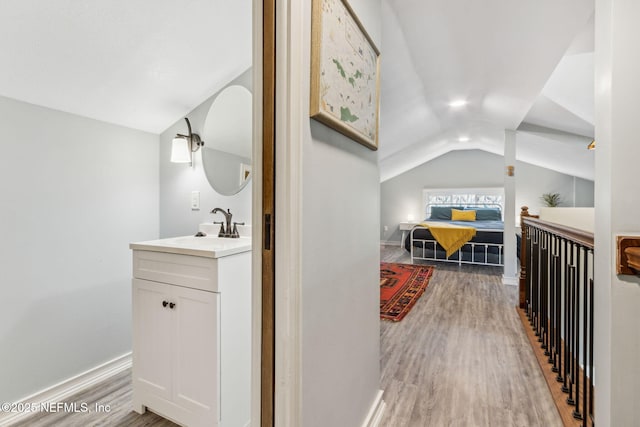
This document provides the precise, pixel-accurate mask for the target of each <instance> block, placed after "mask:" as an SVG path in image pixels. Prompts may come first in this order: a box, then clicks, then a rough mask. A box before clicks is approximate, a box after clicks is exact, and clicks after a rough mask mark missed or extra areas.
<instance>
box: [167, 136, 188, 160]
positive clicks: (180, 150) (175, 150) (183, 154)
mask: <svg viewBox="0 0 640 427" xmlns="http://www.w3.org/2000/svg"><path fill="white" fill-rule="evenodd" d="M171 161H172V162H173V163H189V162H191V147H189V141H187V139H186V138H182V137H178V136H177V137H175V138H173V143H172V144H171Z"/></svg>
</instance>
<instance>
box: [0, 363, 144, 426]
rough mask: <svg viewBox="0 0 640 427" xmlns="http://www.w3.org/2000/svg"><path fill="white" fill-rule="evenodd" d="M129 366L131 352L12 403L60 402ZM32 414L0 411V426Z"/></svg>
mask: <svg viewBox="0 0 640 427" xmlns="http://www.w3.org/2000/svg"><path fill="white" fill-rule="evenodd" d="M130 367H131V352H129V353H126V354H123V355H122V356H119V357H116V358H115V359H113V360H110V361H108V362H106V363H103V364H102V365H99V366H96V367H94V368H91V369H89V370H88V371H85V372H83V373H81V374H78V375H76V376H75V377H71V378H68V379H66V380H64V381H62V382H60V383H58V384H55V385H53V386H51V387H47V388H46V389H44V390H40V391H38V392H36V393H34V394H32V395H30V396H27V397H25V398H23V399H20V400H19V401H17V402H14V403H29V404H31V405H34V406H35V405H38V404H42V403H45V402H62V401H63V400H64V399H66V398H68V397H70V396H72V395H74V394H76V393H79V392H81V391H83V390H86V389H87V388H89V387H91V386H92V385H94V384H97V383H99V382H100V381H104V380H106V379H108V378H110V377H112V376H114V375H117V374H119V373H120V372H122V371H124V370H125V369H129V368H130ZM30 415H33V413H32V412H0V427H5V426H9V425H11V424H13V423H15V422H17V421H19V420H21V419H22V418H25V417H28V416H30Z"/></svg>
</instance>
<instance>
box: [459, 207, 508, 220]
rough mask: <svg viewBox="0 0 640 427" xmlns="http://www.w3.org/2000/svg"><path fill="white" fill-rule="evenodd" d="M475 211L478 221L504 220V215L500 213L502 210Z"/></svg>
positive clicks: (486, 209) (483, 209) (477, 209)
mask: <svg viewBox="0 0 640 427" xmlns="http://www.w3.org/2000/svg"><path fill="white" fill-rule="evenodd" d="M467 209H471V208H467ZM473 210H474V211H476V221H500V220H502V213H501V212H500V208H473Z"/></svg>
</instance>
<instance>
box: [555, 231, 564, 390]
mask: <svg viewBox="0 0 640 427" xmlns="http://www.w3.org/2000/svg"><path fill="white" fill-rule="evenodd" d="M562 243H563V240H562V239H561V238H558V259H557V264H558V266H557V271H556V277H557V279H556V280H557V283H558V288H557V290H556V292H557V294H556V307H557V308H556V310H557V311H558V333H557V335H556V351H557V353H558V356H557V365H556V366H555V369H556V370H555V371H554V372H557V374H558V375H557V376H556V381H558V382H560V383H561V382H563V381H564V376H563V374H564V373H563V371H562V343H563V341H562V330H563V329H562V328H563V327H564V318H563V313H564V311H563V310H562V307H563V305H562V290H563V285H564V282H563V281H562V278H563V276H562V260H563V254H564V252H563V244H562Z"/></svg>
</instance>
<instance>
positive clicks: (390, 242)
mask: <svg viewBox="0 0 640 427" xmlns="http://www.w3.org/2000/svg"><path fill="white" fill-rule="evenodd" d="M401 243H402V241H401V240H380V244H381V245H383V246H398V245H400V246H402V245H401Z"/></svg>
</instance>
